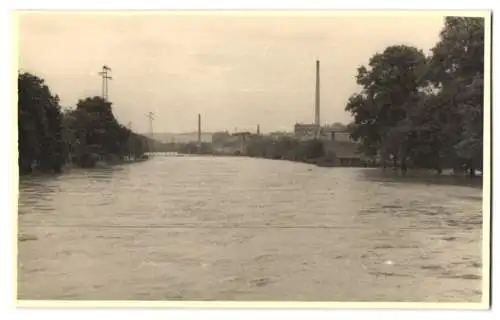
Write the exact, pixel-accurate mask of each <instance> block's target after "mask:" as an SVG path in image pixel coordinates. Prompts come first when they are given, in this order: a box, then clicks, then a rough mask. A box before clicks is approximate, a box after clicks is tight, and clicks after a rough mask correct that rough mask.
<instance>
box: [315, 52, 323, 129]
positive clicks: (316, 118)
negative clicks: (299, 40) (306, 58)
mask: <svg viewBox="0 0 500 320" xmlns="http://www.w3.org/2000/svg"><path fill="white" fill-rule="evenodd" d="M319 88H320V86H319V60H316V97H315V101H314V102H315V118H314V124H315V125H316V138H318V137H319V133H320V128H321V123H320V118H319V112H320V101H319V100H320V91H319Z"/></svg>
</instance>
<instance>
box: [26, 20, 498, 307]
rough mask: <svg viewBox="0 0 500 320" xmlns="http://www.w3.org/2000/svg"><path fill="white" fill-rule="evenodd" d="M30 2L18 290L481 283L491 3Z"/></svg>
mask: <svg viewBox="0 0 500 320" xmlns="http://www.w3.org/2000/svg"><path fill="white" fill-rule="evenodd" d="M17 18H18V19H17V23H18V30H19V32H18V44H19V47H18V56H19V66H18V75H17V78H18V83H17V84H18V151H19V160H18V165H19V192H20V193H19V211H18V219H17V220H18V239H17V240H18V248H17V251H18V270H17V273H18V279H17V294H18V299H19V300H72V301H82V300H92V301H105V300H106V301H111V300H127V301H131V300H135V301H179V302H180V301H207V302H211V301H212V302H213V301H254V302H255V301H264V302H265V301H268V302H269V301H289V302H379V303H380V302H427V303H483V304H484V303H485V302H487V299H489V298H488V297H489V292H485V290H486V289H485V288H487V283H485V281H489V276H488V275H487V274H485V270H487V269H488V266H487V263H488V262H486V264H485V261H489V260H485V259H486V258H487V257H485V255H488V254H489V253H488V252H487V251H485V250H484V248H485V243H487V242H489V239H488V236H489V235H488V234H485V232H484V230H485V229H484V226H485V225H484V221H485V219H486V218H488V217H489V214H490V213H489V212H487V211H485V210H484V209H483V208H484V206H483V202H484V201H487V199H486V198H485V197H484V196H483V195H484V193H485V192H488V194H489V191H488V190H489V189H486V186H485V185H484V186H483V182H485V181H489V176H487V173H489V168H488V166H489V158H488V157H489V153H486V152H485V149H486V148H487V147H489V140H485V138H484V137H485V136H488V135H489V132H488V130H489V126H487V125H488V123H485V121H486V122H487V121H489V119H488V117H487V116H485V115H489V112H488V111H489V110H488V109H487V108H489V100H488V98H489V97H488V96H487V95H485V90H486V89H487V88H488V86H489V82H488V81H489V80H487V79H489V78H485V74H486V75H487V74H488V73H489V70H487V69H486V67H485V65H487V66H489V60H488V59H489V56H488V54H486V51H487V49H488V47H487V45H485V41H487V42H488V41H489V39H488V35H489V29H488V28H489V19H490V18H489V16H487V15H484V16H477V15H470V16H456V15H447V14H446V13H445V12H442V13H439V14H438V13H429V14H422V13H414V14H413V15H412V14H411V13H406V14H405V15H401V16H398V15H395V14H389V13H387V14H384V13H383V12H380V13H379V14H377V15H375V14H372V15H362V14H361V13H358V14H357V13H356V12H352V13H350V14H349V15H347V14H338V13H335V12H318V13H316V14H312V13H309V14H308V13H300V12H290V13H287V14H283V13H281V14H279V13H276V14H269V13H267V14H265V13H263V12H247V13H245V14H241V13H240V14H237V13H233V14H231V13H221V12H205V13H187V12H186V13H182V14H181V13H175V12H164V13H163V14H159V13H157V14H146V13H139V12H138V13H135V14H132V13H129V14H113V13H108V14H103V13H86V14H83V13H70V12H66V13H57V14H56V13H48V12H46V13H36V12H24V13H19V14H18V16H17ZM488 43H489V42H488ZM488 52H489V51H488ZM485 60H486V61H485ZM485 88H486V89H485ZM488 150H489V149H488ZM488 221H489V220H488Z"/></svg>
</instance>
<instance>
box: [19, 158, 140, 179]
mask: <svg viewBox="0 0 500 320" xmlns="http://www.w3.org/2000/svg"><path fill="white" fill-rule="evenodd" d="M147 160H150V158H149V157H144V158H136V159H126V158H125V159H113V160H98V161H96V162H95V164H94V165H93V166H91V167H87V168H86V167H82V166H79V165H77V164H76V163H66V164H64V165H63V166H62V168H61V170H60V172H54V171H53V172H48V171H44V170H39V169H37V168H36V167H34V168H33V169H32V171H31V172H23V173H22V172H21V171H19V176H20V177H24V176H38V175H60V174H64V173H68V172H69V171H72V170H75V169H95V168H112V167H115V166H120V165H128V164H134V163H139V162H144V161H147Z"/></svg>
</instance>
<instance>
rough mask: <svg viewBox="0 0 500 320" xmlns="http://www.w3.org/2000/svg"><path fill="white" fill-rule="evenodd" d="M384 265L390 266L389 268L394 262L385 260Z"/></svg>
mask: <svg viewBox="0 0 500 320" xmlns="http://www.w3.org/2000/svg"><path fill="white" fill-rule="evenodd" d="M384 263H385V264H388V265H390V266H391V265H393V264H394V262H392V261H391V260H387V261H385V262H384Z"/></svg>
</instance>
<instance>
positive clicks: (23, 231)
mask: <svg viewBox="0 0 500 320" xmlns="http://www.w3.org/2000/svg"><path fill="white" fill-rule="evenodd" d="M433 179H434V178H433ZM423 181H424V182H423ZM425 181H428V180H422V179H419V178H416V177H411V176H410V177H408V176H407V177H404V178H396V177H394V176H390V175H387V174H386V175H381V173H380V172H379V171H377V170H373V169H362V168H317V167H311V166H308V165H305V164H299V163H292V162H283V161H271V160H259V159H247V158H211V157H187V158H178V157H166V158H154V159H152V160H150V161H147V162H143V163H138V164H134V165H128V166H122V167H116V168H113V169H96V170H76V171H74V172H71V173H69V174H66V175H61V176H58V177H55V178H47V177H43V178H40V177H31V178H28V179H23V180H22V181H21V183H20V189H21V192H20V207H19V210H20V216H19V286H18V288H19V297H20V298H21V299H108V300H115V299H128V300H261V301H262V300H296V301H298V300H302V301H434V302H436V301H460V302H466V301H480V300H481V274H482V269H481V268H482V264H481V261H482V260H481V245H482V244H481V238H482V237H481V228H482V227H481V223H482V214H481V205H482V203H481V199H482V197H481V192H482V190H481V189H480V188H477V187H470V186H466V185H460V184H458V183H456V181H455V183H449V182H447V183H437V184H431V183H429V182H425ZM442 181H444V179H443V180H442Z"/></svg>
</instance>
